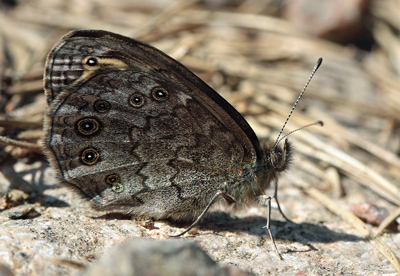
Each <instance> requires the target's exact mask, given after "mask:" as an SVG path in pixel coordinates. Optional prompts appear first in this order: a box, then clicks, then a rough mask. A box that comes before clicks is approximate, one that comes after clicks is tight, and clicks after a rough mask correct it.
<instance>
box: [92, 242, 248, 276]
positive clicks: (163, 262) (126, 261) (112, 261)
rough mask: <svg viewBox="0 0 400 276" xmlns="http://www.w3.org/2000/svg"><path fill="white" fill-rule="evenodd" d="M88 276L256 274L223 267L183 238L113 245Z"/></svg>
mask: <svg viewBox="0 0 400 276" xmlns="http://www.w3.org/2000/svg"><path fill="white" fill-rule="evenodd" d="M84 275H85V276H95V275H96V276H97V275H109V276H113V275H118V276H125V275H126V276H128V275H162V276H167V275H171V276H172V275H173V276H179V275H182V276H183V275H184V276H191V275H193V276H195V275H196V276H197V275H199V276H200V275H222V276H223V275H227V276H228V275H231V276H233V275H238V276H239V275H243V276H244V275H254V274H252V273H250V272H244V271H241V270H239V269H236V268H227V267H220V266H219V265H218V264H217V263H215V262H214V261H213V260H212V259H211V258H210V257H209V256H208V255H207V254H206V253H205V252H204V251H203V250H201V249H200V248H199V247H198V246H197V245H196V244H195V243H193V242H187V241H182V240H164V241H155V240H146V239H134V240H130V241H128V242H125V243H122V244H120V245H118V246H116V247H113V248H112V249H110V250H109V251H107V252H106V253H105V254H104V255H103V256H101V257H100V259H99V260H98V261H97V262H96V263H94V264H93V265H92V266H91V267H90V268H89V269H88V270H87V271H86V272H85V273H84Z"/></svg>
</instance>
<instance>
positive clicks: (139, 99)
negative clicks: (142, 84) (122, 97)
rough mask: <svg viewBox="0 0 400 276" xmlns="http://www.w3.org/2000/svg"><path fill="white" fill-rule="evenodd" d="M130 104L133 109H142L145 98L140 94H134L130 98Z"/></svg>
mask: <svg viewBox="0 0 400 276" xmlns="http://www.w3.org/2000/svg"><path fill="white" fill-rule="evenodd" d="M129 104H130V105H131V106H133V107H141V106H143V105H144V98H143V96H142V95H140V94H133V95H131V96H130V97H129Z"/></svg>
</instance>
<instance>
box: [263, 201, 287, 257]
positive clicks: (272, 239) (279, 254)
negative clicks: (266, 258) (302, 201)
mask: <svg viewBox="0 0 400 276" xmlns="http://www.w3.org/2000/svg"><path fill="white" fill-rule="evenodd" d="M271 199H272V198H271V197H270V196H268V197H264V200H265V201H266V203H267V204H268V216H267V225H265V226H264V228H267V230H268V233H269V236H270V237H271V241H272V244H273V245H274V249H275V252H276V254H277V255H278V257H279V259H281V260H283V257H282V255H281V253H279V250H278V247H277V246H276V242H275V239H274V236H273V235H272V232H271V227H270V226H271Z"/></svg>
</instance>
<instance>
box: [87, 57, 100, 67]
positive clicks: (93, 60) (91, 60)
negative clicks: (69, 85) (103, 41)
mask: <svg viewBox="0 0 400 276" xmlns="http://www.w3.org/2000/svg"><path fill="white" fill-rule="evenodd" d="M97 63H98V61H97V59H96V58H94V57H90V58H88V59H87V60H86V64H87V65H89V66H96V65H97Z"/></svg>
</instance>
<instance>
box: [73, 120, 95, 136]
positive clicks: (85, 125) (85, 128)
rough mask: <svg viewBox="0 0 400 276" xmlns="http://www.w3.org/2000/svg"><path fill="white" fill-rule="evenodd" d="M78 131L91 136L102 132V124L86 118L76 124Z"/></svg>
mask: <svg viewBox="0 0 400 276" xmlns="http://www.w3.org/2000/svg"><path fill="white" fill-rule="evenodd" d="M76 129H77V131H78V132H79V133H80V134H82V135H85V136H89V135H93V134H95V133H96V132H98V131H99V130H100V124H99V122H98V121H97V120H96V119H94V118H84V119H81V120H79V121H78V122H77V123H76Z"/></svg>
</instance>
